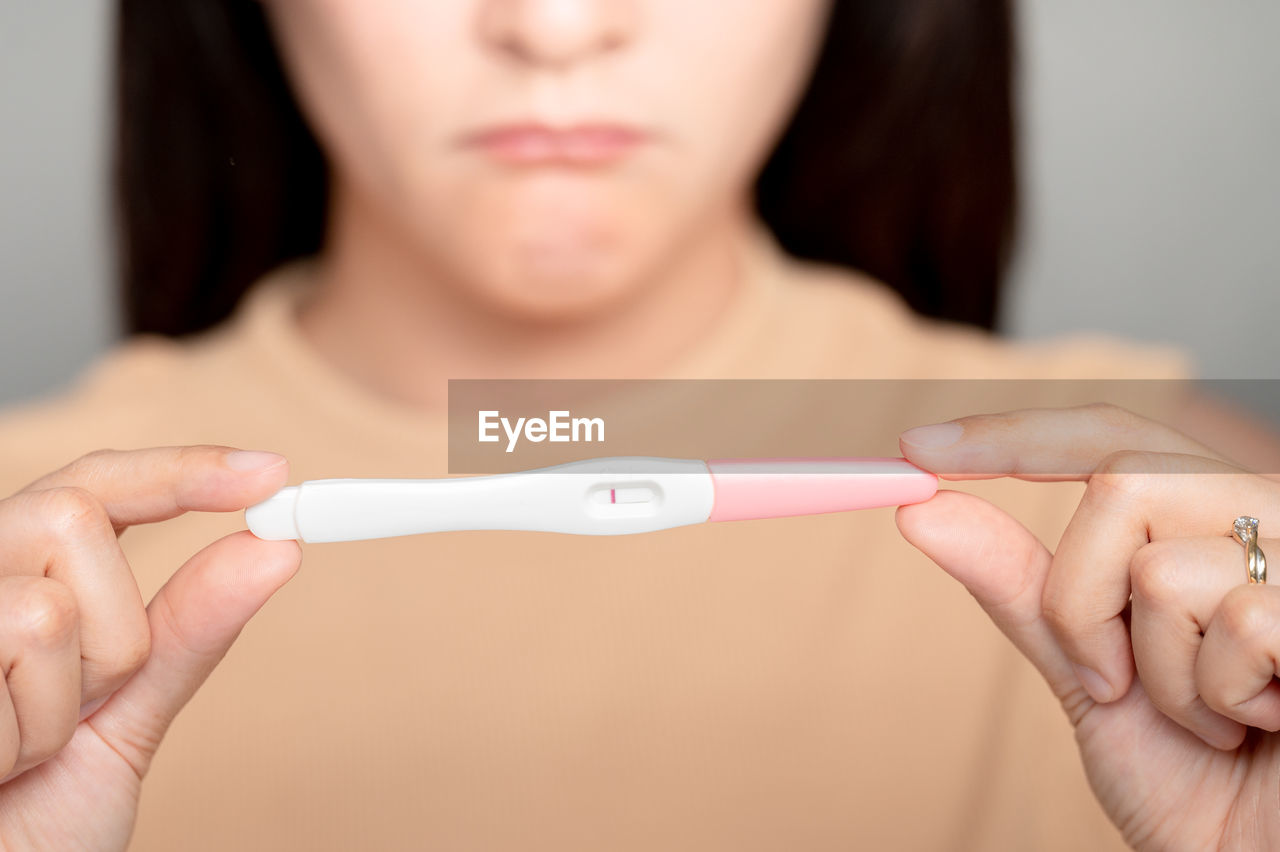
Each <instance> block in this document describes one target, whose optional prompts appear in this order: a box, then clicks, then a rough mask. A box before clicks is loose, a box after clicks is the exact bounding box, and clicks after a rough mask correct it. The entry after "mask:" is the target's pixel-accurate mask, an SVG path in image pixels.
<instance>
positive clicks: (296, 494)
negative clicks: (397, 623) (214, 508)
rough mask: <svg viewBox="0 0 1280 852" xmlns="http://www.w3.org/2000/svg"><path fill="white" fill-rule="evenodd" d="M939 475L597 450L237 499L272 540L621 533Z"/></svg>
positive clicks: (778, 514)
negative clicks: (442, 474) (586, 455)
mask: <svg viewBox="0 0 1280 852" xmlns="http://www.w3.org/2000/svg"><path fill="white" fill-rule="evenodd" d="M937 490H938V478H937V476H935V475H934V474H932V473H929V472H928V471H924V470H921V469H920V468H918V467H916V466H915V465H913V464H911V463H910V462H908V461H907V460H906V459H901V458H896V459H895V458H888V459H886V458H849V459H722V460H719V461H709V462H704V461H698V460H693V459H661V458H602V459H591V460H588V461H578V462H570V463H569V464H562V465H556V466H555V467H544V468H539V469H537V470H527V471H521V472H519V473H501V474H496V475H493V476H473V477H459V478H452V479H318V480H312V481H309V482H304V483H302V484H301V485H297V486H290V487H287V488H282V489H281V490H280V491H279V492H277V493H276V494H275V495H274V496H272V497H269V498H268V499H267V500H265V501H263V502H262V503H259V504H258V505H256V506H251V507H249V508H248V509H246V510H245V520H246V522H247V523H248V525H249V529H250V531H252V532H253V534H254V535H256V536H258V538H263V539H269V540H284V539H297V540H299V541H305V542H330V541H359V540H362V539H370V538H388V537H391V536H400V535H416V534H418V533H429V532H446V531H450V530H532V531H540V532H557V533H572V534H577V535H625V534H628V533H642V532H652V531H654V530H662V529H669V528H671V527H680V526H685V525H688V524H700V523H704V522H706V521H741V520H753V519H759V518H782V517H788V516H792V515H817V514H824V513H827V512H846V511H851V510H854V509H870V508H875V507H881V506H900V505H904V504H907V503H918V502H920V501H922V500H928V499H929V498H930V497H932V496H933V495H934V494H935V493H936V492H937Z"/></svg>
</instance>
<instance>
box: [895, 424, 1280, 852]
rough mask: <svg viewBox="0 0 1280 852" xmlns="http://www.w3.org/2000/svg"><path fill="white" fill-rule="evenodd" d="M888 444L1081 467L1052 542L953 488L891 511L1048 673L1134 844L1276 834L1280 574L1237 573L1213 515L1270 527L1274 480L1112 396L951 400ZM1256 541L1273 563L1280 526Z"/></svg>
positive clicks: (921, 454)
mask: <svg viewBox="0 0 1280 852" xmlns="http://www.w3.org/2000/svg"><path fill="white" fill-rule="evenodd" d="M948 437H952V438H954V441H953V442H951V443H949V444H946V443H945V440H946V438H948ZM930 438H933V439H934V440H930ZM939 439H941V440H939ZM929 444H932V446H929ZM901 447H902V450H903V453H904V455H906V456H907V458H909V459H910V460H911V461H913V462H915V463H916V464H918V465H920V466H921V467H924V468H926V469H929V470H935V471H944V472H948V473H946V474H944V478H948V479H966V478H986V477H990V476H991V475H1007V476H1016V477H1020V478H1024V479H1038V480H1064V479H1065V480H1071V479H1078V480H1081V481H1084V482H1086V483H1087V486H1086V488H1085V492H1084V495H1083V497H1082V499H1081V502H1080V505H1079V507H1078V509H1077V511H1076V512H1075V515H1074V516H1073V517H1072V519H1071V521H1070V523H1069V525H1068V527H1067V529H1066V531H1065V533H1064V534H1063V536H1062V540H1061V541H1060V542H1059V543H1058V547H1057V551H1056V553H1050V552H1049V551H1048V550H1047V549H1046V548H1045V546H1044V545H1043V544H1041V543H1040V541H1038V540H1037V539H1036V538H1035V536H1033V535H1032V534H1031V533H1030V532H1029V531H1028V530H1027V529H1026V528H1025V527H1023V526H1022V525H1021V524H1020V523H1018V522H1017V521H1015V520H1014V519H1013V518H1012V517H1010V516H1009V515H1008V514H1006V513H1005V512H1003V511H1001V510H1000V509H997V508H996V507H995V506H993V505H991V504H990V503H988V502H986V501H984V500H980V499H979V498H977V497H974V496H972V495H968V494H961V493H958V492H954V491H940V492H939V493H938V495H937V496H936V497H934V498H933V499H932V500H929V501H927V502H925V503H920V504H917V505H914V506H904V507H902V508H901V509H899V511H898V527H899V529H900V530H901V531H902V534H903V535H904V536H905V537H906V538H907V540H908V541H910V542H911V543H912V544H914V545H915V546H916V547H918V548H919V549H920V550H921V551H923V552H924V553H925V554H926V555H928V556H929V557H930V558H932V559H933V560H934V561H935V562H937V563H938V565H939V566H941V567H942V568H943V570H945V571H946V572H947V573H949V574H951V575H952V576H953V577H955V578H956V579H957V580H959V581H960V582H961V583H963V584H964V585H965V587H966V588H967V589H968V590H969V591H970V593H972V594H973V596H974V597H975V598H976V599H977V600H978V602H979V604H980V605H981V606H982V607H983V609H984V610H986V612H987V613H988V614H989V615H990V617H991V619H992V620H993V621H994V622H995V623H996V625H997V626H998V627H999V628H1000V629H1001V630H1002V631H1003V632H1004V633H1005V635H1006V636H1008V637H1009V639H1011V640H1012V641H1013V643H1014V644H1015V645H1017V647H1018V648H1019V649H1020V650H1021V651H1022V653H1023V654H1024V655H1026V656H1027V658H1029V659H1030V661H1031V662H1032V663H1033V664H1035V666H1036V668H1037V669H1039V671H1040V673H1041V674H1042V675H1043V676H1044V678H1045V680H1047V681H1048V683H1049V686H1050V687H1051V688H1052V690H1053V692H1054V694H1055V695H1057V697H1058V698H1059V700H1061V702H1062V705H1063V708H1064V709H1065V710H1066V712H1067V715H1068V718H1069V719H1070V721H1071V723H1072V725H1074V726H1075V730H1076V740H1077V742H1078V744H1079V747H1080V752H1081V755H1082V758H1083V760H1084V766H1085V770H1086V773H1087V774H1088V777H1089V781H1090V784H1091V785H1092V787H1093V790H1094V792H1095V794H1096V795H1097V796H1098V798H1099V800H1100V801H1101V803H1102V806H1103V807H1104V809H1105V810H1106V812H1107V814H1108V815H1109V816H1110V817H1111V819H1112V820H1113V821H1114V822H1115V824H1116V825H1117V826H1119V828H1120V829H1121V831H1122V832H1123V834H1124V837H1125V839H1126V840H1127V841H1128V842H1129V843H1130V844H1131V845H1133V846H1134V847H1136V848H1143V849H1195V850H1203V849H1221V848H1233V849H1234V848H1245V849H1280V735H1277V734H1276V733H1274V732H1275V731H1277V730H1280V683H1278V682H1277V681H1276V680H1275V676H1276V675H1277V674H1278V673H1280V670H1278V669H1277V660H1280V588H1278V587H1275V586H1270V585H1248V583H1247V579H1248V576H1247V571H1246V564H1245V557H1244V548H1243V547H1242V546H1241V545H1240V543H1239V542H1237V541H1235V540H1234V539H1232V538H1229V537H1227V536H1226V535H1225V533H1227V532H1228V531H1229V530H1230V529H1231V525H1232V522H1233V521H1234V520H1235V518H1237V517H1238V516H1240V515H1242V514H1249V515H1252V516H1254V517H1256V518H1258V519H1259V520H1260V521H1261V523H1260V532H1261V533H1262V534H1263V535H1264V536H1265V535H1266V533H1267V532H1268V531H1269V530H1270V531H1273V532H1277V533H1280V483H1277V482H1276V481H1273V480H1270V479H1266V478H1263V477H1261V476H1256V475H1254V474H1251V473H1248V472H1246V471H1243V470H1241V469H1240V468H1238V467H1235V466H1233V465H1231V464H1229V463H1227V462H1226V461H1224V460H1222V459H1221V458H1220V457H1218V456H1217V455H1216V454H1215V453H1213V452H1212V451H1211V450H1209V449H1207V448H1205V447H1203V446H1201V445H1200V444H1197V443H1196V442H1194V441H1192V440H1191V439H1190V438H1187V437H1186V436H1184V435H1181V434H1179V433H1178V432H1176V431H1174V430H1172V429H1169V428H1167V427H1165V426H1161V425H1159V424H1156V423H1153V422H1151V421H1148V420H1144V419H1143V418H1140V417H1138V416H1137V415H1134V414H1131V413H1129V412H1127V411H1124V410H1122V409H1118V408H1114V407H1111V406H1086V407H1084V408H1076V409H1066V410H1035V411H1021V412H1013V413H1009V414H1000V415H991V416H978V417H966V418H963V419H961V420H958V421H954V422H953V424H947V425H946V426H944V427H942V429H940V430H934V431H933V432H932V433H916V432H914V430H913V432H908V433H904V435H903V439H902V442H901ZM953 474H954V475H953ZM1260 546H1261V547H1262V549H1263V551H1264V552H1267V553H1273V554H1275V557H1273V562H1274V563H1276V564H1280V539H1267V538H1263V539H1261V540H1260Z"/></svg>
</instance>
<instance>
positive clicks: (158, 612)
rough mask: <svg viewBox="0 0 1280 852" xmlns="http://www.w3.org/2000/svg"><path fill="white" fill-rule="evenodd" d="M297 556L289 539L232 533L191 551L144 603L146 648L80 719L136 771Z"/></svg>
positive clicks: (292, 567)
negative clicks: (125, 677) (111, 691)
mask: <svg viewBox="0 0 1280 852" xmlns="http://www.w3.org/2000/svg"><path fill="white" fill-rule="evenodd" d="M300 559H301V550H299V548H298V545H297V542H292V541H261V540H259V539H258V538H256V537H254V536H253V535H252V534H250V533H248V532H240V533H235V534H233V535H230V536H227V537H226V538H223V539H219V540H218V541H216V542H214V543H213V544H211V545H209V546H208V547H206V548H205V549H204V550H202V551H201V552H200V553H198V554H196V555H195V556H193V557H192V558H191V559H190V560H189V561H188V562H187V563H186V564H185V565H184V566H182V568H180V569H179V570H178V571H177V573H175V574H174V575H173V576H172V577H171V578H170V579H169V582H167V583H166V584H165V585H164V587H163V588H162V589H161V590H160V591H159V592H158V593H157V594H156V596H155V598H154V599H153V600H152V601H151V604H150V606H148V607H147V616H148V619H149V622H150V625H151V656H150V657H148V659H147V662H146V664H145V665H143V667H142V668H141V669H140V670H139V671H138V673H137V674H135V675H134V676H133V677H132V678H131V679H130V680H129V682H128V683H126V684H125V685H124V686H123V687H121V688H120V690H119V691H118V692H116V694H115V695H113V696H111V698H110V699H109V700H108V701H107V703H106V704H104V705H103V706H102V708H101V709H100V710H98V711H97V712H96V713H95V714H94V715H92V716H90V717H89V718H88V719H87V720H86V721H87V723H88V724H89V725H91V726H92V727H93V728H94V730H95V731H97V732H98V734H99V735H100V736H101V737H103V739H104V740H106V741H107V742H108V743H109V744H110V745H111V746H112V747H113V748H114V749H115V750H116V752H117V753H119V754H120V755H122V756H123V757H124V758H125V759H126V760H127V761H128V762H129V764H130V765H131V766H132V767H133V769H134V771H136V772H137V773H138V774H139V776H141V775H143V774H144V773H145V772H146V769H147V766H148V765H149V764H150V760H151V756H152V754H154V752H155V750H156V748H157V747H158V746H159V744H160V739H161V738H162V737H163V736H164V732H165V730H166V729H167V728H168V726H169V723H170V722H171V721H173V718H174V716H176V715H177V713H178V711H179V710H181V709H182V707H183V706H184V705H185V704H186V703H187V701H188V700H190V698H191V696H192V695H194V694H195V692H196V690H197V689H199V687H200V685H201V684H202V683H204V681H205V679H206V678H207V677H208V676H209V674H210V673H211V672H212V671H213V669H214V667H215V666H216V665H217V664H218V662H219V661H220V660H221V659H222V657H223V655H224V654H226V652H227V650H228V649H229V648H230V647H231V644H232V643H233V642H234V641H235V639H236V637H237V636H238V635H239V633H240V630H241V629H242V628H243V627H244V625H245V624H246V623H247V622H248V621H249V619H250V618H251V617H252V616H253V614H254V613H256V612H257V611H258V610H259V609H260V608H261V607H262V605H263V604H264V603H266V602H267V599H268V598H270V597H271V595H272V594H273V593H274V592H275V591H276V590H277V589H279V588H280V587H281V586H283V585H284V584H285V583H286V582H288V580H289V578H291V577H292V576H293V575H294V573H295V572H296V571H297V569H298V564H299V561H300Z"/></svg>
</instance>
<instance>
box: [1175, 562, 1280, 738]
mask: <svg viewBox="0 0 1280 852" xmlns="http://www.w3.org/2000/svg"><path fill="white" fill-rule="evenodd" d="M1278 658H1280V589H1277V588H1275V587H1274V586H1267V585H1240V586H1236V587H1235V588H1233V589H1232V590H1231V591H1230V592H1228V593H1227V595H1226V596H1225V597H1224V598H1223V599H1222V603H1221V604H1220V605H1219V606H1218V611H1217V613H1216V614H1215V615H1214V617H1213V620H1212V621H1211V622H1210V623H1209V628H1208V630H1206V631H1205V634H1204V643H1203V644H1202V645H1201V648H1200V656H1199V657H1198V658H1197V660H1196V683H1197V686H1198V688H1199V691H1200V695H1201V696H1202V697H1203V698H1204V701H1205V704H1207V705H1209V707H1211V708H1212V709H1214V710H1216V711H1217V712H1219V713H1221V714H1222V715H1224V716H1227V717H1229V718H1232V719H1235V720H1236V721H1237V722H1240V723H1241V724H1244V725H1252V726H1253V727H1255V728H1262V729H1263V730H1266V731H1280V684H1278V683H1277V682H1276V679H1275V678H1276V675H1277V673H1280V668H1278V667H1277V659H1278Z"/></svg>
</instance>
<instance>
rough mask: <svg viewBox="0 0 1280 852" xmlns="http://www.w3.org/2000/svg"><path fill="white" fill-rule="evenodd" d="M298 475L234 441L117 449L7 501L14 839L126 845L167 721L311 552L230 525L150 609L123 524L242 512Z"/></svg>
mask: <svg viewBox="0 0 1280 852" xmlns="http://www.w3.org/2000/svg"><path fill="white" fill-rule="evenodd" d="M287 472H288V469H287V465H286V463H285V461H284V459H283V458H281V457H279V456H274V455H271V454H267V453H238V452H235V451H233V450H230V449H226V448H222V447H184V448H164V449H153V450H142V451H138V452H105V451H104V452H100V453H93V454H91V455H88V456H85V457H84V458H81V459H79V460H78V461H75V462H73V463H72V464H70V465H68V466H67V467H65V468H63V469H62V470H59V471H57V472H55V473H53V474H50V475H49V476H46V477H44V478H43V479H41V480H39V481H38V482H35V483H33V484H32V485H30V486H29V487H27V488H25V489H23V490H22V491H20V492H19V493H17V494H15V495H14V496H12V497H10V498H8V499H7V500H2V501H0V670H2V671H3V680H2V681H0V848H3V849H6V850H17V849H42V850H43V849H58V850H63V849H66V850H72V849H95V850H97V849H124V848H125V846H126V845H127V843H128V841H129V836H130V834H131V832H132V830H133V822H134V816H135V813H136V811H137V804H138V795H139V790H140V786H141V780H142V777H143V775H145V774H146V771H147V767H148V765H149V764H150V761H151V757H152V755H153V754H154V753H155V750H156V748H157V747H158V746H159V744H160V739H161V737H163V736H164V732H165V729H166V728H167V727H168V726H169V723H170V722H171V721H172V720H173V718H174V716H175V715H176V714H177V712H178V711H179V710H180V709H181V708H182V706H183V705H184V704H186V702H187V701H188V700H189V699H190V698H191V696H192V695H193V694H195V691H196V690H197V689H198V688H199V687H200V685H201V684H202V683H203V682H204V680H205V678H207V677H208V676H209V673H210V672H211V671H212V670H213V668H214V666H216V665H217V664H218V661H219V660H221V659H222V656H223V655H224V654H225V653H226V652H227V649H228V648H230V647H231V643H232V642H234V641H235V638H236V636H237V635H238V634H239V632H240V630H241V628H242V627H243V626H244V625H245V623H246V622H247V621H248V620H249V618H250V617H251V616H252V615H253V614H254V613H255V612H257V610H258V609H259V608H260V607H261V606H262V605H263V603H265V602H266V600H267V598H269V597H270V596H271V594H272V593H273V592H275V591H276V589H278V588H279V587H280V586H282V585H283V584H284V583H285V582H286V581H287V580H288V579H289V578H290V577H291V576H293V574H294V572H295V571H296V570H297V568H298V563H299V558H300V551H299V549H298V546H297V544H296V543H295V542H265V541H259V540H258V539H256V538H254V537H253V536H252V535H250V534H249V533H247V532H241V533H236V534H234V535H230V536H227V537H226V538H223V539H221V540H219V541H217V542H214V543H213V544H211V545H209V546H208V547H206V548H205V549H204V550H202V551H200V552H199V553H197V554H196V555H195V556H193V557H192V558H191V559H190V560H189V561H188V562H187V563H186V564H185V565H183V566H182V567H181V568H180V569H178V571H177V572H176V573H175V574H174V575H173V576H172V577H171V578H170V579H169V581H168V582H167V583H166V584H165V585H164V588H162V589H161V590H160V591H159V592H158V593H157V594H156V596H155V598H154V599H153V600H152V601H151V604H150V606H148V607H146V608H145V609H144V608H143V605H142V600H141V597H140V595H139V592H138V587H137V585H136V584H135V582H134V578H133V574H132V572H131V571H130V569H129V566H128V564H127V563H126V562H125V558H124V554H123V553H122V552H121V550H120V546H119V543H118V542H117V536H118V535H119V533H120V532H121V531H123V530H124V528H125V527H127V526H129V525H130V524H141V523H150V522H154V521H162V520H166V519H168V518H173V517H175V516H177V515H180V514H182V513H183V512H187V511H207V512H227V511H233V510H236V509H242V508H244V507H246V506H249V505H252V504H253V503H255V502H258V501H260V500H262V499H265V498H266V497H268V496H270V495H271V494H272V493H274V492H275V491H276V490H277V489H279V488H280V487H281V486H282V485H283V484H284V482H285V478H286V476H287Z"/></svg>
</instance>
